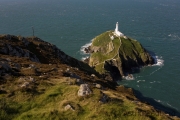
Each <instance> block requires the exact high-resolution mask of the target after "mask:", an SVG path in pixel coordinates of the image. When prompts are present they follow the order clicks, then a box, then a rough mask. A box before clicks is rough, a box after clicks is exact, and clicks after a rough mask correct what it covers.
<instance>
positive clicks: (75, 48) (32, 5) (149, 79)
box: [0, 0, 180, 111]
mask: <svg viewBox="0 0 180 120" xmlns="http://www.w3.org/2000/svg"><path fill="white" fill-rule="evenodd" d="M179 12H180V1H179V0H91V1H87V0H51V1H49V0H38V1H37V0H30V1H25V0H1V1H0V34H14V35H21V36H32V27H33V28H34V30H35V35H36V36H38V37H40V38H42V39H43V40H46V41H48V42H51V43H53V44H55V45H57V46H58V47H59V48H60V49H61V50H63V51H64V52H65V53H67V54H69V55H71V56H73V57H75V58H77V59H81V58H82V57H83V56H85V55H83V54H82V52H81V51H80V48H81V47H82V46H83V45H85V44H86V43H88V42H90V40H91V39H93V38H94V37H95V36H97V35H99V34H100V33H102V32H105V31H107V30H113V29H114V28H115V23H116V22H119V29H120V31H121V32H122V33H124V34H125V35H126V36H129V37H131V38H134V39H137V40H138V41H140V42H141V43H142V45H143V46H144V47H145V48H146V49H147V50H149V51H152V52H154V53H155V56H157V57H158V60H159V64H158V65H155V66H153V67H144V68H142V69H141V70H140V73H137V74H134V75H133V76H134V78H135V79H134V80H123V81H121V82H119V84H123V85H125V86H128V87H132V88H134V89H136V90H139V91H140V92H141V93H142V94H143V95H144V96H146V97H149V98H153V99H154V100H156V101H157V102H159V103H160V104H163V105H165V106H168V107H172V108H175V109H177V110H178V111H180V102H179V100H180V94H179V93H180V24H179V23H180V14H179Z"/></svg>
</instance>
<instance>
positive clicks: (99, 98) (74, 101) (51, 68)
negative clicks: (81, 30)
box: [0, 32, 179, 120]
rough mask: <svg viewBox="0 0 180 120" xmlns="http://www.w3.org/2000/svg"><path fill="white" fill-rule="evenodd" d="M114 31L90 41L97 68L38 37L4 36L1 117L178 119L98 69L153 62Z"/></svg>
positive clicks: (0, 70) (0, 50) (0, 47)
mask: <svg viewBox="0 0 180 120" xmlns="http://www.w3.org/2000/svg"><path fill="white" fill-rule="evenodd" d="M110 33H111V32H106V33H104V34H102V35H100V36H99V37H96V38H95V40H94V41H93V43H92V46H91V49H90V50H91V53H92V55H91V57H90V61H89V64H90V65H91V66H93V67H95V69H96V70H94V69H93V68H92V67H90V66H89V65H88V64H86V63H84V62H82V61H79V60H77V59H75V58H72V57H70V56H68V55H67V54H65V53H64V52H63V51H61V50H60V49H59V48H57V47H56V46H55V45H52V44H51V43H48V42H45V41H43V40H41V39H40V38H38V37H22V36H15V35H0V119H1V120H11V119H14V120H16V119H17V120H25V119H26V120H32V119H45V120H49V119H62V120H74V119H79V120H84V119H87V120H92V119H93V120H99V119H103V120H114V119H137V120H139V119H179V118H178V117H176V116H172V115H173V114H171V113H170V112H167V111H166V112H163V111H160V110H159V109H157V108H155V107H153V106H151V105H149V104H148V103H146V102H142V101H140V100H139V99H138V98H137V97H136V96H135V94H134V91H133V90H132V89H131V88H125V87H124V86H122V85H121V86H118V85H117V84H116V82H114V81H112V80H109V79H108V78H106V79H104V77H103V76H102V75H101V74H100V73H103V72H104V71H106V70H111V69H113V67H114V68H116V70H117V71H119V72H120V73H119V74H120V75H122V76H123V75H124V72H125V70H126V69H127V70H129V69H131V67H132V66H137V65H148V64H152V63H153V59H152V58H151V57H150V56H149V54H148V53H147V52H146V51H145V49H143V48H142V47H141V45H140V44H139V43H138V42H137V41H133V40H131V39H129V38H118V37H117V38H116V37H115V38H114V40H113V41H112V40H110V39H109V34H110ZM107 35H108V36H107ZM101 37H102V38H105V39H103V40H104V41H98V40H101V39H99V38H101ZM106 38H108V39H106ZM111 38H112V37H111ZM99 42H102V43H101V44H100V43H99ZM99 45H104V47H99ZM107 45H108V46H107ZM119 45H121V46H119ZM132 46H133V47H132ZM130 47H132V48H133V49H130ZM127 48H129V49H128V51H126V50H127ZM131 52H132V53H133V54H131ZM110 53H112V54H110ZM137 56H138V57H137ZM100 57H102V59H100ZM112 58H113V59H112ZM110 59H111V60H110ZM103 61H104V62H103ZM124 62H125V63H124ZM128 63H130V64H128ZM118 65H120V66H119V67H118ZM103 66H105V68H107V69H102V67H103ZM126 67H127V68H126Z"/></svg>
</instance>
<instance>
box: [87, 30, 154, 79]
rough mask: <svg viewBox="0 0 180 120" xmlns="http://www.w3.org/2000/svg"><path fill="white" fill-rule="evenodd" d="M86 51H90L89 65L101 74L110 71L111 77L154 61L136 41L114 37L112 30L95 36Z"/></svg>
mask: <svg viewBox="0 0 180 120" xmlns="http://www.w3.org/2000/svg"><path fill="white" fill-rule="evenodd" d="M110 36H113V37H114V39H113V40H112V39H111V38H110ZM88 51H90V53H91V55H90V58H89V65H90V66H92V67H95V69H96V71H98V72H99V73H101V74H105V73H110V74H111V76H112V77H113V78H115V77H117V76H120V77H122V76H124V75H125V74H126V73H128V72H131V70H132V69H133V68H135V67H140V66H146V65H151V64H153V63H154V59H153V58H152V57H151V56H150V54H149V53H148V52H147V51H146V49H144V48H143V47H142V45H141V44H140V43H139V42H138V41H136V40H133V39H130V38H127V37H116V36H114V35H113V33H112V31H107V32H105V33H103V34H101V35H99V36H97V37H95V38H94V39H93V41H92V44H91V46H90V47H88Z"/></svg>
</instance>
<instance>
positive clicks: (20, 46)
mask: <svg viewBox="0 0 180 120" xmlns="http://www.w3.org/2000/svg"><path fill="white" fill-rule="evenodd" d="M0 55H8V56H14V57H18V58H22V57H23V58H27V59H29V60H31V61H33V62H38V63H43V64H58V63H61V64H68V65H69V66H71V67H77V68H79V69H82V70H85V71H89V72H92V73H94V72H95V71H94V69H92V68H91V67H89V65H87V64H85V63H84V62H82V61H78V60H77V59H75V58H73V57H70V56H69V55H67V54H65V53H64V52H63V51H61V50H60V49H59V48H57V47H56V46H55V45H53V44H50V43H48V42H45V41H43V40H41V39H40V38H37V37H26V38H25V37H21V36H14V35H0ZM0 65H1V66H0V69H1V68H2V69H5V70H7V69H8V68H7V67H8V66H7V65H8V64H5V63H2V62H1V63H0ZM0 72H1V70H0Z"/></svg>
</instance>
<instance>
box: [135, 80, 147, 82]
mask: <svg viewBox="0 0 180 120" xmlns="http://www.w3.org/2000/svg"><path fill="white" fill-rule="evenodd" d="M141 81H142V82H145V81H146V80H138V81H137V82H141Z"/></svg>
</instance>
